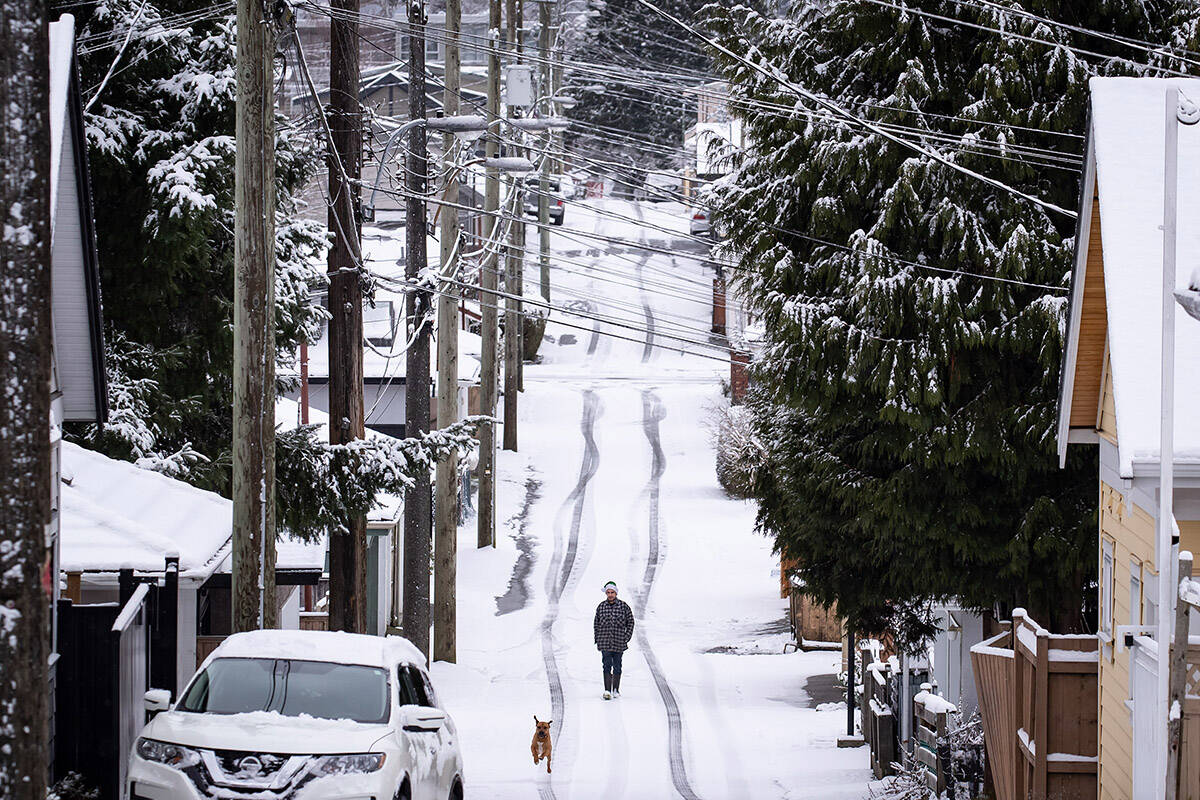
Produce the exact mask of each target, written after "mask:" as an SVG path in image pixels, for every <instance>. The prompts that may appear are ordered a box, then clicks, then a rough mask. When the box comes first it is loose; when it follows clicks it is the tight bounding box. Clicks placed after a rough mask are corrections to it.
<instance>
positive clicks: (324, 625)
mask: <svg viewBox="0 0 1200 800" xmlns="http://www.w3.org/2000/svg"><path fill="white" fill-rule="evenodd" d="M300 630H302V631H327V630H329V614H328V613H326V612H324V611H301V612H300Z"/></svg>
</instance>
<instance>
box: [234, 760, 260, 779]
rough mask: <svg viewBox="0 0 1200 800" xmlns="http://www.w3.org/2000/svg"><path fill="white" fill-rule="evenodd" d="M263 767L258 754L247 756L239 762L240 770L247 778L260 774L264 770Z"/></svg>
mask: <svg viewBox="0 0 1200 800" xmlns="http://www.w3.org/2000/svg"><path fill="white" fill-rule="evenodd" d="M262 768H263V765H262V761H260V760H259V759H258V758H257V757H256V756H246V757H245V758H243V759H242V760H241V761H239V762H238V770H239V772H240V774H241V775H245V776H246V777H247V778H253V777H254V776H256V775H258V774H259V773H260V772H262Z"/></svg>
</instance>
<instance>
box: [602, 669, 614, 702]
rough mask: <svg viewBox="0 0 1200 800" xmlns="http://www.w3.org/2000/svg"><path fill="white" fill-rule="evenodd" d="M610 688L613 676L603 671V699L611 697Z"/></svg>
mask: <svg viewBox="0 0 1200 800" xmlns="http://www.w3.org/2000/svg"><path fill="white" fill-rule="evenodd" d="M612 688H613V676H612V675H609V674H608V673H607V672H606V673H604V699H605V700H611V699H612Z"/></svg>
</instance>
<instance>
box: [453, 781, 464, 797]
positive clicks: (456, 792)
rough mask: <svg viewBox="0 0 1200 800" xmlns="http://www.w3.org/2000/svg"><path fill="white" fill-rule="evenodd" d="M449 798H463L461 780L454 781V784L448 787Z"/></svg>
mask: <svg viewBox="0 0 1200 800" xmlns="http://www.w3.org/2000/svg"><path fill="white" fill-rule="evenodd" d="M450 800H463V786H462V782H461V781H455V782H454V786H452V787H450Z"/></svg>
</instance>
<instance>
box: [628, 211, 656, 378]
mask: <svg viewBox="0 0 1200 800" xmlns="http://www.w3.org/2000/svg"><path fill="white" fill-rule="evenodd" d="M633 213H634V214H635V215H636V216H637V219H638V222H645V221H646V216H645V212H643V211H642V204H641V203H634V205H633ZM641 238H642V241H645V240H646V236H645V234H644V233H643V234H642V237H641ZM649 260H650V254H649V253H641V254H639V255H638V264H637V282H638V299H640V300H641V301H642V314H644V315H645V317H646V344H645V346H643V347H642V363H643V364H645V363H646V362H647V361H649V360H650V356H652V355H654V312H653V311H651V310H650V300H649V298H647V297H646V284H645V281H644V280H643V279H642V271H643V270H644V269H645V267H646V262H647V261H649Z"/></svg>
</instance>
